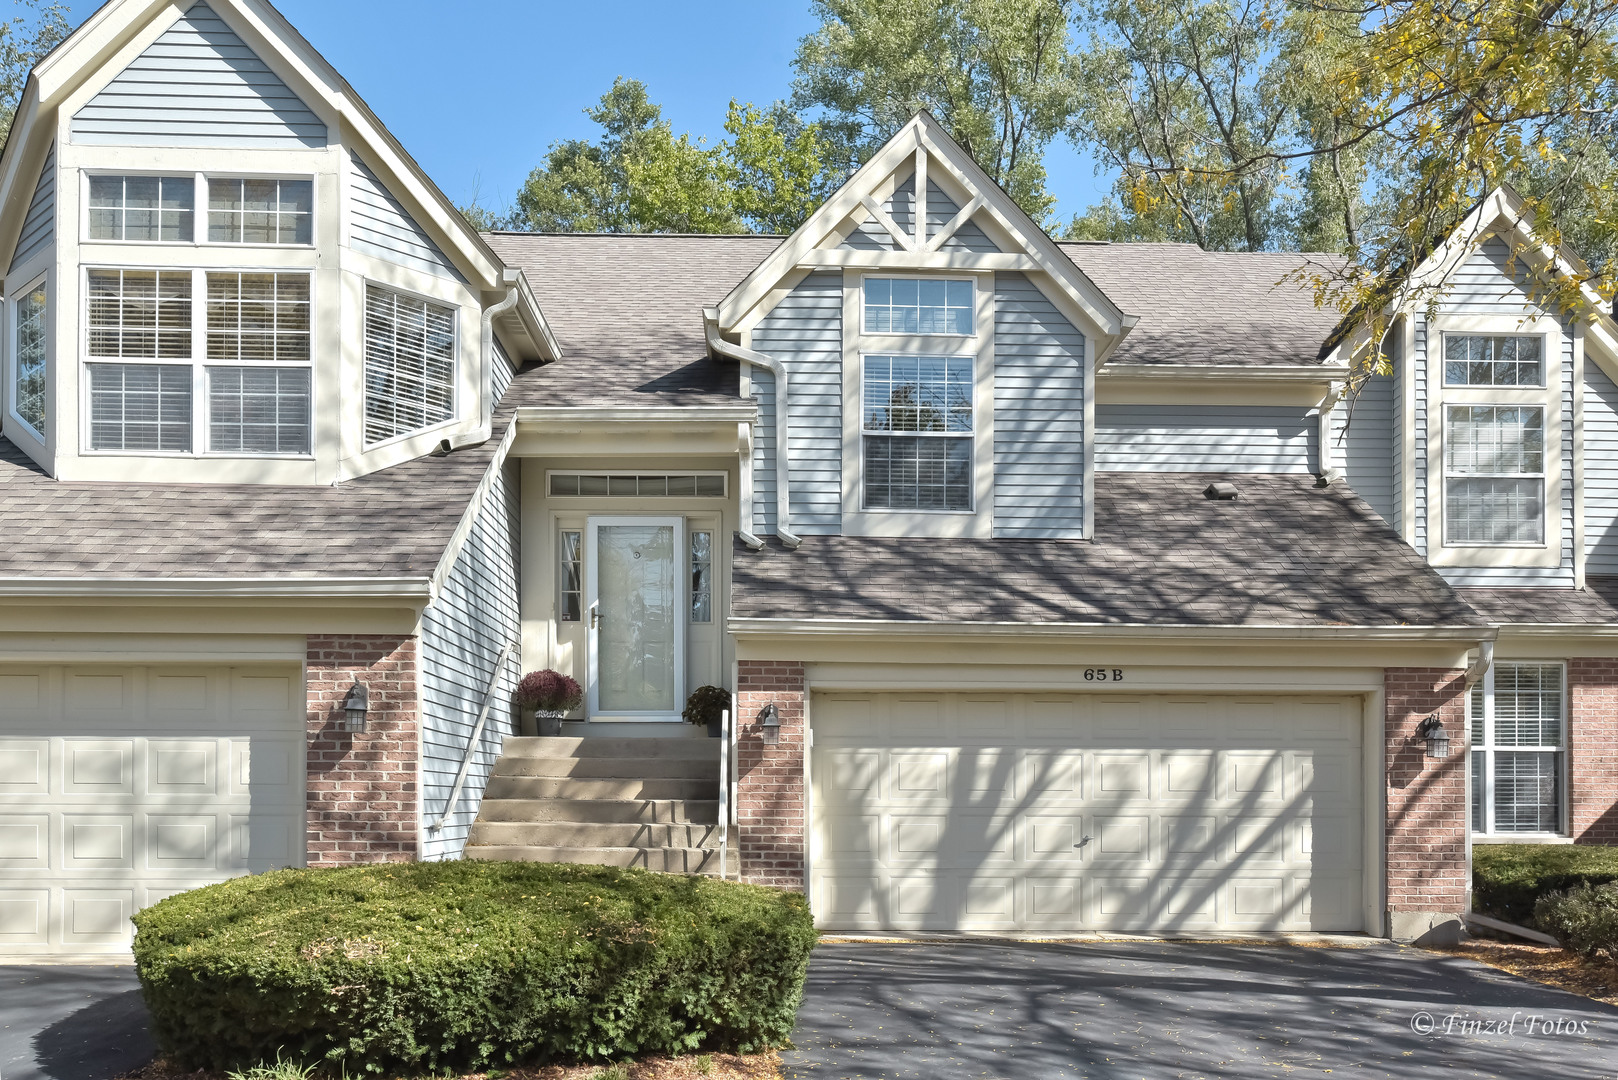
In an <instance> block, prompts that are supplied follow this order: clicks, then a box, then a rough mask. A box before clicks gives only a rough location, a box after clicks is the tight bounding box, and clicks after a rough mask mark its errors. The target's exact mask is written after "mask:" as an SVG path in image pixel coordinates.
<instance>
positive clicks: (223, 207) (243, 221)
mask: <svg viewBox="0 0 1618 1080" xmlns="http://www.w3.org/2000/svg"><path fill="white" fill-rule="evenodd" d="M314 201H315V196H314V182H313V181H310V180H281V179H272V178H263V179H258V178H251V177H237V176H210V177H208V242H209V243H211V244H310V243H313V242H314Z"/></svg>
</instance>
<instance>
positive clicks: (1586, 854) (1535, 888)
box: [1472, 844, 1618, 932]
mask: <svg viewBox="0 0 1618 1080" xmlns="http://www.w3.org/2000/svg"><path fill="white" fill-rule="evenodd" d="M1610 881H1618V848H1613V847H1593V846H1587V845H1584V844H1474V845H1473V847H1472V905H1473V907H1475V908H1476V909H1477V910H1478V911H1480V912H1482V913H1483V914H1485V915H1493V916H1494V917H1495V918H1497V919H1505V920H1506V921H1507V922H1514V923H1517V924H1518V925H1521V926H1533V925H1534V904H1535V903H1537V902H1538V900H1539V898H1540V897H1542V896H1546V895H1548V894H1550V893H1554V892H1566V891H1567V890H1569V889H1572V888H1574V887H1575V886H1578V885H1604V884H1606V883H1607V882H1610ZM1541 929H1543V927H1542V928H1541ZM1547 932H1548V931H1547Z"/></svg>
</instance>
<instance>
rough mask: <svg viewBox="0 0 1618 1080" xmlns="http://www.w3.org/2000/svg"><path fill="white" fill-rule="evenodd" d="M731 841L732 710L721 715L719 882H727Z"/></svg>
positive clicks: (727, 710)
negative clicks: (726, 861) (727, 860)
mask: <svg viewBox="0 0 1618 1080" xmlns="http://www.w3.org/2000/svg"><path fill="white" fill-rule="evenodd" d="M729 839H730V710H729V709H725V710H724V711H722V712H721V713H720V714H719V880H720V881H724V880H725V853H726V850H727V848H726V844H727V842H728V841H729Z"/></svg>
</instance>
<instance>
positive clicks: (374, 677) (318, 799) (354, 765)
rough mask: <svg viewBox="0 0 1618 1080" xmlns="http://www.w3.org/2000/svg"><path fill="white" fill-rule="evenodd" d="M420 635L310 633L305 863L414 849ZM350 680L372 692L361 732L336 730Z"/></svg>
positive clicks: (405, 855)
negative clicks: (418, 651)
mask: <svg viewBox="0 0 1618 1080" xmlns="http://www.w3.org/2000/svg"><path fill="white" fill-rule="evenodd" d="M416 671H417V667H416V639H415V638H413V637H385V636H375V635H339V636H330V637H310V638H309V639H308V679H307V692H308V695H309V711H308V717H307V720H308V744H307V748H306V752H307V754H308V770H309V771H308V793H307V796H306V798H307V811H308V814H307V827H308V858H309V865H310V866H344V865H348V864H352V863H374V862H408V861H410V860H412V859H415V858H416V857H417V855H418V844H417V836H418V833H417V821H418V815H419V805H418V804H419V800H420V794H419V792H420V781H419V777H418V766H419V745H420V744H419V738H418V731H419V725H418V719H419V717H418V715H417V699H416ZM355 679H358V680H359V681H360V682H362V683H364V684H365V687H366V689H367V690H368V691H369V692H370V702H369V705H370V712H369V715H368V716H367V723H366V730H365V732H364V733H363V734H349V733H347V732H343V731H339V730H337V729H338V727H339V726H340V725H341V722H342V711H343V698H344V696H345V695H346V694H347V693H348V688H349V687H350V686H352V685H353V683H354V681H355Z"/></svg>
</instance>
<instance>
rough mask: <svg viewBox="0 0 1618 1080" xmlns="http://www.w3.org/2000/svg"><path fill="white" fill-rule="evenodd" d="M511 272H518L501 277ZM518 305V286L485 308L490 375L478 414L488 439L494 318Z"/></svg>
mask: <svg viewBox="0 0 1618 1080" xmlns="http://www.w3.org/2000/svg"><path fill="white" fill-rule="evenodd" d="M507 274H510V275H511V277H512V278H513V279H515V278H516V273H515V272H513V271H510V270H507V271H502V273H501V279H502V280H505V278H506V275H507ZM516 306H517V286H516V285H508V286H507V287H506V298H505V299H504V300H502V301H500V302H499V303H498V304H496V305H494V306H493V307H491V308H485V309H484V310H483V371H484V374H485V375H487V376H488V381H487V382H486V383H485V384H484V389H483V393H482V394H481V397H482V399H483V400H482V403H481V409H480V412H479V414H478V430H480V431H482V432H483V437H484V438H485V439H487V438H488V437H489V432H490V430H491V429H492V428H493V426H494V362H495V355H494V320H495V319H497V318H499V317H500V316H501V315H504V314H505V313H506V312H508V311H510V310H511V309H512V308H514V307H516Z"/></svg>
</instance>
